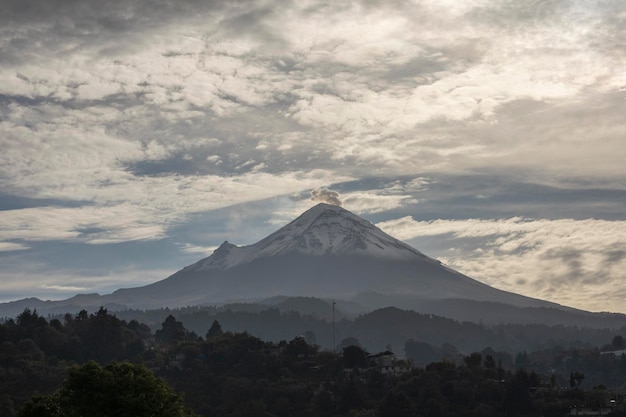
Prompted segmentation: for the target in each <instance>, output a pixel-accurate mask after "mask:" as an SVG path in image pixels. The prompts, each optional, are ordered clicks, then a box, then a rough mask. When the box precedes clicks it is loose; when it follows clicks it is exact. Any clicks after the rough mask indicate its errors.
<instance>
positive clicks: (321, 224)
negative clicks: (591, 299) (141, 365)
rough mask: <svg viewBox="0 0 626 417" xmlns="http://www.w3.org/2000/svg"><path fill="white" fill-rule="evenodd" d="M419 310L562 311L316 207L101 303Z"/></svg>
mask: <svg viewBox="0 0 626 417" xmlns="http://www.w3.org/2000/svg"><path fill="white" fill-rule="evenodd" d="M278 295H280V296H294V297H295V296H306V297H318V298H324V299H341V300H352V301H357V302H359V303H362V304H364V305H366V306H367V307H368V308H379V307H383V306H386V305H396V306H398V305H400V306H401V307H403V308H416V307H417V306H419V305H423V304H424V303H428V302H432V301H433V300H471V301H479V302H493V303H501V304H506V305H511V306H515V307H560V306H558V305H557V304H553V303H549V302H546V301H542V300H537V299H533V298H529V297H524V296H521V295H518V294H514V293H510V292H505V291H501V290H498V289H495V288H493V287H490V286H488V285H485V284H483V283H481V282H479V281H476V280H474V279H471V278H469V277H467V276H465V275H463V274H461V273H459V272H456V271H454V270H452V269H450V268H447V267H446V266H444V265H442V264H441V262H439V261H437V260H435V259H432V258H429V257H428V256H426V255H424V254H423V253H421V252H419V251H418V250H416V249H414V248H413V247H411V246H409V245H407V244H406V243H403V242H401V241H399V240H398V239H395V238H394V237H392V236H390V235H388V234H386V233H385V232H383V231H382V230H380V229H379V228H377V227H376V226H374V225H373V224H372V223H370V222H368V221H367V220H364V219H362V218H361V217H359V216H357V215H355V214H353V213H351V212H350V211H348V210H345V209H343V208H341V207H339V206H333V205H328V204H318V205H316V206H314V207H312V208H310V209H309V210H307V211H306V212H304V213H303V214H302V215H300V216H299V217H298V218H296V219H295V220H294V221H292V222H291V223H289V224H287V225H286V226H284V227H282V228H281V229H279V230H278V231H276V232H274V233H272V234H271V235H269V236H267V237H266V238H264V239H263V240H261V241H259V242H257V243H255V244H252V245H249V246H236V245H233V244H231V243H229V242H224V243H223V244H222V245H221V246H220V247H219V248H218V249H216V250H215V251H214V252H213V254H212V255H211V256H209V257H207V258H205V259H201V260H200V261H198V262H196V263H195V264H192V265H189V266H187V267H185V268H183V269H182V270H180V271H178V272H176V273H175V274H173V275H172V276H170V277H168V278H166V279H164V280H162V281H159V282H156V283H154V284H151V285H148V286H144V287H138V288H130V289H121V290H118V291H116V292H114V293H113V294H111V295H108V296H105V297H103V298H106V299H107V302H110V303H116V304H122V305H129V306H133V307H138V308H154V307H162V306H170V307H176V306H189V305H201V304H220V303H227V302H235V301H237V302H239V301H256V300H261V299H264V298H269V297H273V296H278Z"/></svg>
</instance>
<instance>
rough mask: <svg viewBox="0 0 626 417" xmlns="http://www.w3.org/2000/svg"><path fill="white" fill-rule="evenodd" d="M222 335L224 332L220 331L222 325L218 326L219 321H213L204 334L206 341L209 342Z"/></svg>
mask: <svg viewBox="0 0 626 417" xmlns="http://www.w3.org/2000/svg"><path fill="white" fill-rule="evenodd" d="M222 334H224V331H223V330H222V325H221V324H220V322H219V321H217V320H213V324H212V325H211V328H210V329H209V331H208V332H207V333H206V339H207V340H209V339H212V338H214V337H217V336H220V335H222Z"/></svg>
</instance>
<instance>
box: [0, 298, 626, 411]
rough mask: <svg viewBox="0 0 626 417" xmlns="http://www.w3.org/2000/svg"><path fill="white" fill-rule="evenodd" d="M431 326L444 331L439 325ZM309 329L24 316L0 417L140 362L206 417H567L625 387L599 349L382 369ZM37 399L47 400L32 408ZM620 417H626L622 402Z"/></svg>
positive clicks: (421, 351)
mask: <svg viewBox="0 0 626 417" xmlns="http://www.w3.org/2000/svg"><path fill="white" fill-rule="evenodd" d="M169 313H171V311H170V312H169ZM195 313H196V314H198V313H200V314H204V313H203V312H202V311H199V310H198V311H196V312H195ZM215 313H216V314H221V313H220V312H217V311H216V312H215ZM224 313H226V312H224ZM409 313H410V312H409ZM409 313H406V312H398V311H395V310H382V311H381V312H379V314H374V315H373V316H372V317H374V318H379V319H380V318H381V317H382V318H385V317H387V315H391V316H392V317H394V318H395V319H397V320H400V321H402V320H401V319H402V317H403V315H404V314H407V317H413V315H412V314H409ZM230 314H231V315H233V316H234V315H236V314H235V313H233V312H231V313H230ZM250 314H252V313H250ZM254 314H256V315H257V316H260V315H261V313H258V314H257V313H254ZM264 314H265V315H267V316H268V317H269V318H271V319H273V320H275V321H277V323H276V324H275V325H276V326H280V323H281V320H283V319H285V320H294V321H297V317H298V316H299V317H302V316H300V315H298V314H297V313H280V312H278V313H277V312H276V311H269V312H266V313H264ZM183 316H184V315H183ZM212 317H216V316H212ZM220 317H222V316H220ZM223 317H228V313H226V315H224V316H223ZM266 318H267V317H266ZM387 318H388V317H387ZM426 320H430V321H433V322H435V323H437V324H438V325H442V323H448V321H446V319H443V321H439V320H440V318H436V317H427V318H426ZM355 322H359V319H357V320H355ZM386 325H387V322H386V321H385V320H382V321H378V322H377V326H376V328H377V329H379V330H380V331H381V332H382V333H385V332H387V333H385V334H389V332H392V331H390V330H384V329H382V327H385V326H386ZM476 326H477V328H478V329H480V328H481V327H482V326H478V325H476ZM304 328H307V329H308V330H305V331H302V328H299V327H295V326H294V328H293V330H294V332H293V333H292V334H291V335H290V336H289V337H285V338H284V339H282V340H279V341H264V340H263V339H261V338H259V337H257V336H254V335H252V334H250V333H248V332H245V331H239V330H234V329H232V328H230V327H229V326H228V325H227V324H226V323H224V322H221V321H219V320H215V319H214V320H213V321H211V322H210V323H206V324H205V326H204V328H203V329H202V330H199V329H197V330H192V329H190V328H188V325H187V322H186V321H184V320H179V319H178V318H176V317H175V316H174V315H172V314H168V315H167V316H166V317H165V318H163V319H162V321H161V323H160V324H159V325H158V326H156V329H151V328H150V327H149V326H147V325H145V324H142V323H141V322H140V321H138V320H135V319H131V320H128V321H127V320H126V319H123V318H120V317H117V316H116V315H113V314H110V313H109V312H108V311H107V310H106V309H103V308H101V309H100V310H99V311H97V312H95V313H93V314H88V313H87V312H86V311H81V312H80V313H78V314H76V315H70V314H68V315H65V316H63V317H62V319H59V318H52V319H46V318H44V317H41V316H39V315H38V314H37V312H35V311H32V312H31V311H29V310H26V311H24V312H23V313H22V314H20V315H19V316H18V317H17V318H16V319H14V320H13V319H11V320H8V321H5V322H4V323H2V324H0V392H1V393H2V394H0V415H2V416H7V417H13V416H16V415H18V411H19V410H20V409H22V410H23V407H24V404H29V405H30V406H31V410H32V406H33V404H35V405H37V406H40V405H41V404H44V405H47V404H53V405H54V404H60V402H59V401H58V399H59V398H62V395H61V394H62V393H67V392H74V391H72V390H69V391H68V390H65V391H63V390H64V389H65V388H63V387H65V386H67V384H68V382H67V381H68V369H73V371H71V372H70V374H69V375H70V376H71V375H73V374H72V372H74V374H76V373H78V374H80V373H81V372H83V373H84V371H82V369H83V368H79V370H76V369H77V368H71V367H72V365H76V364H78V365H83V366H87V365H84V364H88V363H90V361H94V362H92V363H97V364H100V365H101V366H110V365H111V364H114V363H117V362H129V363H133V364H135V365H136V366H138V367H140V368H139V370H138V371H136V372H134V373H137V372H138V374H141V375H145V374H144V373H143V371H141V370H142V369H145V370H150V371H151V372H152V373H153V374H154V375H156V376H157V377H160V378H163V379H164V380H165V381H166V382H167V383H168V384H169V386H171V387H172V388H173V390H174V391H175V392H179V393H183V394H184V398H185V404H186V406H188V407H190V408H191V409H192V410H193V411H194V412H195V413H197V414H198V415H201V416H207V417H208V416H267V417H288V416H311V417H317V416H329V417H330V416H351V417H356V416H372V417H375V416H377V417H386V416H405V415H406V416H409V415H410V416H472V415H476V416H485V417H489V416H492V415H493V416H495V415H509V416H527V415H528V416H530V415H533V416H534V415H545V416H552V415H554V416H557V415H558V416H562V415H565V414H566V413H567V412H568V410H569V409H570V407H573V406H577V407H590V408H598V407H600V406H602V405H605V404H607V403H608V401H609V400H610V399H615V400H616V401H619V400H620V398H619V397H618V396H617V394H616V391H614V389H615V388H617V387H618V385H619V384H621V383H623V381H624V380H625V379H626V356H621V357H617V356H615V355H612V354H602V353H601V350H600V349H598V347H591V348H580V347H554V348H551V349H544V350H539V351H532V352H531V351H528V352H527V351H519V352H517V353H515V354H512V353H509V352H505V351H500V350H497V349H494V348H489V347H487V348H486V347H482V348H481V349H477V350H476V351H474V352H473V353H470V354H463V353H460V352H459V350H458V349H457V348H456V347H455V346H454V345H452V344H451V343H447V342H444V343H443V344H441V345H438V344H436V343H429V342H427V341H425V340H428V339H421V338H420V339H408V340H404V341H403V342H402V343H401V344H400V345H399V346H401V347H400V348H397V347H396V348H395V349H394V350H395V351H396V352H397V353H398V354H399V356H406V360H403V361H394V362H393V363H391V364H386V365H385V366H386V367H385V366H382V365H381V364H379V363H377V362H376V361H375V360H374V359H372V356H369V355H368V352H367V350H370V353H377V352H378V351H377V350H371V349H369V348H367V347H366V346H367V345H361V342H362V340H361V339H360V338H358V337H355V336H354V335H347V334H344V335H342V338H341V339H339V338H338V340H339V341H340V343H339V345H340V347H339V348H337V349H336V352H337V353H334V352H333V351H332V350H328V349H326V350H325V349H322V348H320V346H319V344H318V343H316V334H315V332H314V331H313V330H315V328H313V327H310V326H307V327H304ZM311 329H313V330H311ZM431 331H432V330H431V328H430V327H427V328H426V329H425V330H423V333H420V335H421V336H422V337H424V338H427V337H429V336H428V335H429V334H430V333H429V332H431ZM354 334H356V335H358V334H361V333H358V332H355V333H354ZM398 334H402V333H401V332H400V333H398ZM300 335H302V336H300ZM343 336H346V337H343ZM463 337H466V336H463ZM394 343H395V342H394ZM396 345H398V344H396ZM604 345H606V346H604ZM599 346H603V348H604V349H605V350H609V349H619V348H623V347H624V340H623V338H622V337H621V336H613V337H612V338H609V339H605V341H604V342H603V343H601V344H600V345H599ZM387 347H391V346H387ZM381 350H382V349H381ZM428 355H430V356H428ZM387 365H391V366H390V367H389V366H387ZM90 366H92V368H93V369H92V370H95V371H94V372H96V373H98V372H103V371H102V369H101V368H100V369H98V367H97V366H96V367H94V365H90ZM88 369H91V368H88ZM107 369H109V368H104V370H105V371H107V372H109V371H108V370H107ZM113 369H117V368H115V366H113ZM85 372H86V371H85ZM387 372H390V373H387ZM92 373H93V372H92ZM124 375H125V374H124ZM63 381H66V385H63ZM115 385H117V384H109V388H111V387H112V386H115ZM94 389H96V388H94ZM59 390H60V391H59ZM55 392H56V394H55ZM59 393H61V394H59ZM34 395H38V396H39V397H36V398H39V400H37V401H36V402H35V403H33V402H32V401H31V402H28V400H29V399H30V398H32V397H33V396H34ZM85 395H87V394H85ZM42 398H43V399H42ZM99 398H100V397H99ZM55 401H56V402H55ZM620 407H622V408H620ZM612 412H613V415H616V416H620V415H621V416H626V413H625V412H624V411H623V405H622V404H619V403H616V404H615V406H614V407H613V409H612ZM22 413H24V411H22ZM22 415H24V416H27V415H36V414H22ZM137 417H140V416H137Z"/></svg>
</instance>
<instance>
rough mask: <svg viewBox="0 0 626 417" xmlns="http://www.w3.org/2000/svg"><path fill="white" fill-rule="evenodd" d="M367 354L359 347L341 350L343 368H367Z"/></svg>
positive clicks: (347, 347)
mask: <svg viewBox="0 0 626 417" xmlns="http://www.w3.org/2000/svg"><path fill="white" fill-rule="evenodd" d="M367 362H368V353H367V352H366V351H365V350H364V349H363V348H361V347H360V346H355V345H350V346H346V347H345V348H343V366H344V368H347V369H352V368H365V367H367Z"/></svg>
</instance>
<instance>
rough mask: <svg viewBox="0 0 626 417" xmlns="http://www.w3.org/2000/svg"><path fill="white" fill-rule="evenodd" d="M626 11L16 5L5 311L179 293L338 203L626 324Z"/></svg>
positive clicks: (3, 243)
mask: <svg viewBox="0 0 626 417" xmlns="http://www.w3.org/2000/svg"><path fill="white" fill-rule="evenodd" d="M625 114H626V3H624V2H623V1H621V0H607V1H601V0H598V1H587V0H580V1H575V0H569V1H556V0H555V1H552V0H541V1H539V0H537V1H531V0H527V1H525V0H520V1H502V0H494V1H489V0H467V1H463V0H450V1H444V0H432V1H412V2H411V1H390V0H380V1H377V0H363V1H334V0H328V1H316V0H310V1H307V0H298V1H284V0H281V1H277V0H274V1H272V0H269V1H256V0H242V1H204V0H134V1H113V0H99V1H85V0H0V210H1V211H0V265H1V268H0V300H13V299H19V298H24V297H27V296H36V297H40V298H43V299H61V298H67V297H69V296H72V295H74V294H76V293H89V292H99V293H101V294H104V293H108V292H111V291H113V290H115V289H117V288H120V287H131V286H138V285H143V284H147V283H151V282H154V281H157V280H160V279H163V278H166V277H167V276H169V275H170V274H172V273H173V272H175V271H177V270H178V269H181V268H182V267H184V266H186V265H188V264H191V263H193V262H195V261H197V260H199V259H200V258H203V257H205V256H208V255H209V254H210V253H211V252H212V250H213V249H214V248H215V247H217V246H218V245H219V244H220V243H222V242H223V241H224V240H228V241H229V242H231V243H234V244H238V245H245V244H251V243H254V242H256V241H258V240H259V239H261V238H263V237H264V236H266V235H267V234H269V233H270V232H272V231H274V230H276V229H277V228H279V227H280V226H282V225H284V224H286V223H287V222H289V221H290V220H292V219H293V218H295V217H296V216H297V215H299V214H300V213H301V212H302V211H304V210H306V209H307V208H309V207H310V206H312V205H314V204H315V203H316V201H321V200H323V199H324V198H326V197H330V198H333V199H334V200H335V201H336V202H342V204H343V206H344V207H345V208H347V209H348V210H351V211H353V212H354V213H356V214H358V215H360V216H362V217H364V218H366V219H368V220H370V221H372V222H374V223H376V224H377V225H378V226H380V227H381V228H382V229H383V230H385V231H386V232H388V233H390V234H392V235H394V236H396V237H398V238H400V239H403V240H405V241H406V242H408V243H409V244H411V245H413V246H414V247H416V248H417V249H418V250H420V251H422V252H424V253H425V254H427V255H429V256H432V257H435V258H438V259H440V260H442V261H443V262H445V263H446V264H447V265H449V266H450V267H452V268H454V269H457V270H459V271H461V272H463V273H465V274H468V275H470V276H471V277H473V278H475V279H478V280H480V281H483V282H485V283H487V284H490V285H492V286H494V287H497V288H500V289H505V290H509V291H514V292H518V293H520V294H524V295H528V296H531V297H537V298H542V299H546V300H550V301H554V302H557V303H561V304H565V305H570V306H574V307H578V308H583V309H589V310H593V311H601V310H604V311H606V310H609V311H620V312H623V313H626V304H625V303H624V299H626V210H625V207H626V165H625V162H626V143H625V142H626V117H624V115H625Z"/></svg>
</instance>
